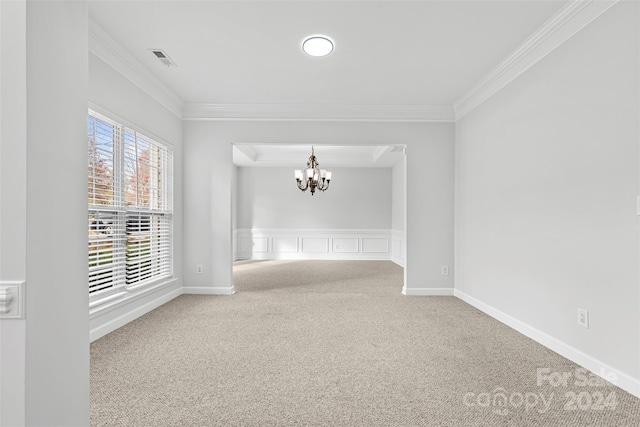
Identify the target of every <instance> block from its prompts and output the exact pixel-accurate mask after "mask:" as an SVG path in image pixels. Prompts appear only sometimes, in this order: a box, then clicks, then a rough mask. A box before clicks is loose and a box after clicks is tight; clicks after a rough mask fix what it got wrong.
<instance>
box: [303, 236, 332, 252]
mask: <svg viewBox="0 0 640 427" xmlns="http://www.w3.org/2000/svg"><path fill="white" fill-rule="evenodd" d="M302 252H303V253H305V254H326V253H328V252H329V239H328V238H318V237H303V238H302Z"/></svg>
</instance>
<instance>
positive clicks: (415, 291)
mask: <svg viewBox="0 0 640 427" xmlns="http://www.w3.org/2000/svg"><path fill="white" fill-rule="evenodd" d="M402 294H403V295H409V296H453V288H403V289H402Z"/></svg>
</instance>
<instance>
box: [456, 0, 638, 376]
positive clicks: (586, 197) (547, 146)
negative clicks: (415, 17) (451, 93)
mask: <svg viewBox="0 0 640 427" xmlns="http://www.w3.org/2000/svg"><path fill="white" fill-rule="evenodd" d="M638 16H639V14H638V3H637V2H620V3H618V4H616V5H615V6H613V7H612V8H611V9H610V10H608V11H607V12H606V13H604V14H603V15H602V16H600V17H599V18H598V19H596V20H595V21H594V22H593V23H591V24H590V25H589V26H587V27H585V28H584V29H583V30H581V31H580V32H579V33H577V34H576V35H574V36H573V37H572V38H571V39H569V40H568V41H567V42H565V43H564V44H563V45H561V46H559V47H558V48H557V49H556V50H554V51H553V52H551V53H550V54H549V55H548V56H546V57H545V58H543V59H542V60H541V61H540V62H538V63H537V64H535V65H534V66H533V67H532V68H530V69H529V70H528V71H527V72H525V73H524V74H522V75H521V76H520V77H519V78H517V79H516V80H514V81H513V82H511V83H510V84H509V85H507V86H506V87H505V88H503V89H502V90H501V91H500V92H498V93H497V94H496V95H494V96H493V97H492V98H490V99H489V100H488V101H486V102H485V103H484V104H482V105H481V106H480V107H478V108H477V109H475V110H474V111H472V112H471V113H469V114H467V115H466V116H464V117H463V118H462V119H460V120H459V121H458V122H457V125H456V264H457V268H456V292H459V293H460V295H463V296H466V297H470V298H471V299H472V300H474V301H476V302H477V303H479V304H480V305H483V306H484V307H485V308H487V309H490V310H492V311H493V312H494V313H498V314H499V315H503V316H504V317H505V318H509V319H512V320H513V321H514V322H515V323H517V324H520V325H524V326H525V327H526V328H529V330H530V331H533V332H532V333H534V334H536V335H537V336H538V337H543V338H544V337H548V342H553V343H557V344H558V345H559V348H562V349H564V351H565V355H566V354H568V353H571V355H574V356H576V357H577V358H578V359H580V360H579V363H581V362H582V363H586V364H590V365H591V367H601V368H602V369H614V370H615V372H617V373H618V374H619V377H620V379H621V380H625V381H626V383H627V385H629V384H631V385H632V386H633V384H634V383H635V386H636V387H637V385H638V380H639V379H640V366H639V363H638V361H639V360H640V351H639V348H640V342H639V338H640V330H639V323H640V319H639V313H640V298H639V289H638V283H639V280H638V279H639V274H638V259H639V258H638V255H639V252H638V241H639V234H638V217H637V207H636V197H637V195H638V194H639V193H638V192H639V174H640V168H639V150H638V141H639V136H640V135H639V113H640V111H639V101H640V99H639V89H640V87H639V76H640V68H639V47H640V46H639V32H638V24H639V19H638ZM577 308H583V309H586V310H588V311H589V328H588V329H585V328H584V327H581V326H579V325H578V324H577V321H576V319H577ZM574 360H575V359H574ZM583 366H584V365H583ZM532 375H535V373H533V374H532Z"/></svg>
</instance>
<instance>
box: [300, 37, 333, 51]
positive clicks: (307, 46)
mask: <svg viewBox="0 0 640 427" xmlns="http://www.w3.org/2000/svg"><path fill="white" fill-rule="evenodd" d="M302 50H304V51H305V53H306V54H307V55H311V56H327V55H329V54H330V53H331V52H332V51H333V41H331V39H330V38H329V37H327V36H311V37H307V39H306V40H305V41H304V42H302Z"/></svg>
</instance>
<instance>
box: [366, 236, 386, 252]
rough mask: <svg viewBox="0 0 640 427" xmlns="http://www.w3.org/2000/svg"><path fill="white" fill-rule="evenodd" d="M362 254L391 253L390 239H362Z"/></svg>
mask: <svg viewBox="0 0 640 427" xmlns="http://www.w3.org/2000/svg"><path fill="white" fill-rule="evenodd" d="M362 252H364V253H389V237H386V238H384V239H381V238H371V237H365V238H363V239H362Z"/></svg>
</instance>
